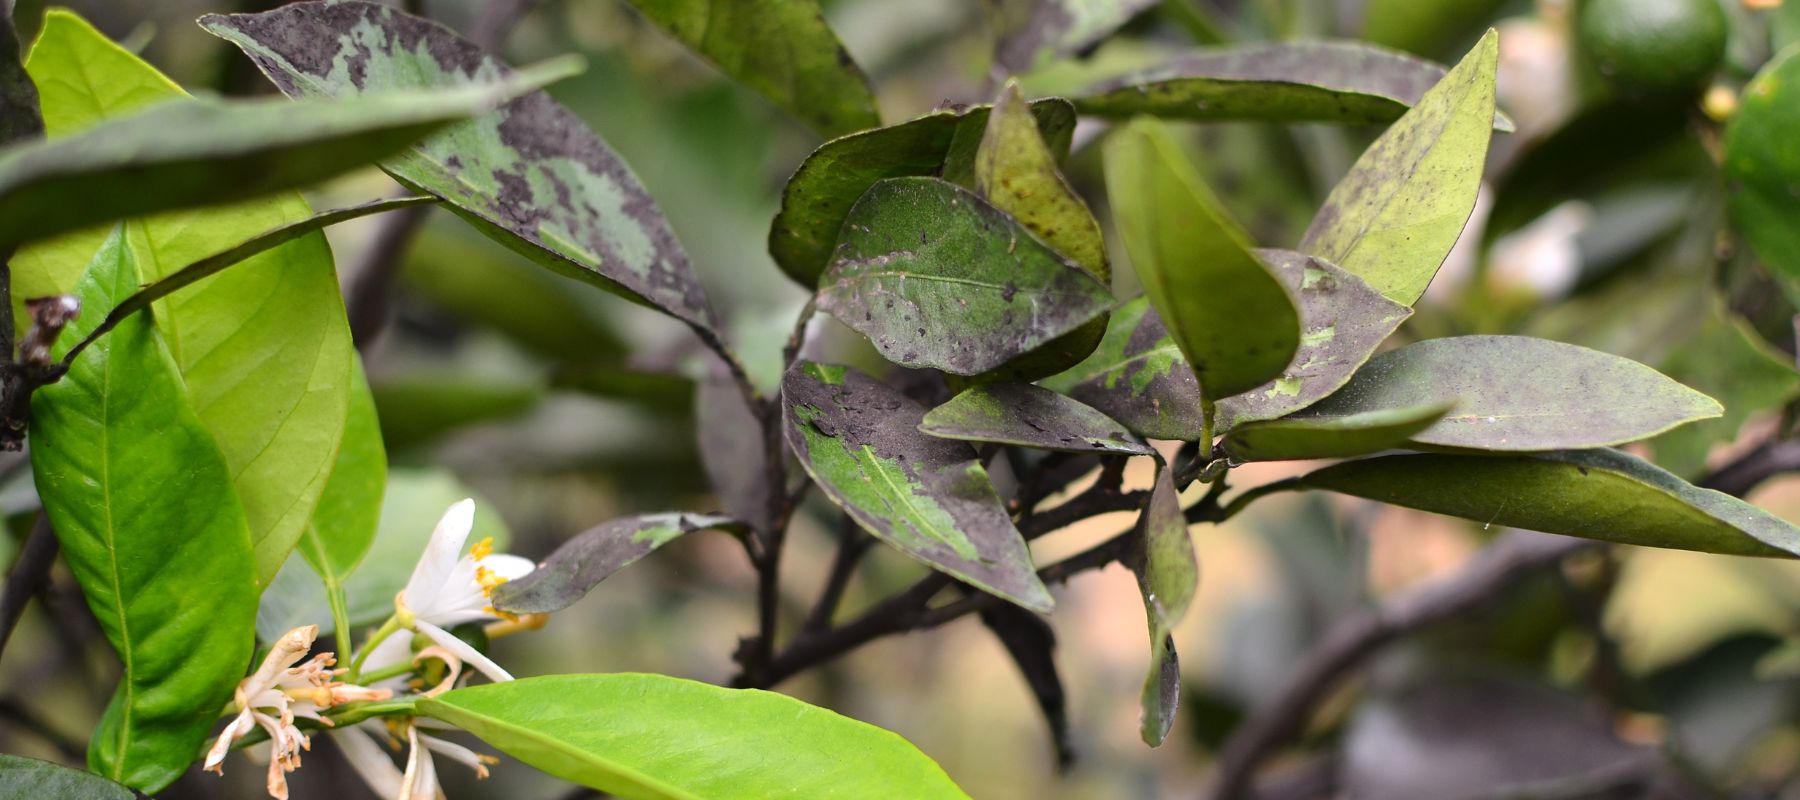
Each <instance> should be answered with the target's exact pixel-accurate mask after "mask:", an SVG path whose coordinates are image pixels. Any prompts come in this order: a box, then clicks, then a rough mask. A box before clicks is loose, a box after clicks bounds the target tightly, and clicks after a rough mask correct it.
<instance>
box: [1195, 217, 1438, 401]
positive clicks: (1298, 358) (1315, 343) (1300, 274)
mask: <svg viewBox="0 0 1800 800" xmlns="http://www.w3.org/2000/svg"><path fill="white" fill-rule="evenodd" d="M1256 256H1257V257H1258V258H1260V259H1262V262H1263V263H1264V264H1266V265H1268V267H1269V268H1270V269H1271V270H1272V271H1274V273H1275V276H1276V277H1278V278H1280V279H1281V282H1282V283H1283V284H1285V285H1286V286H1287V288H1288V291H1289V292H1290V293H1292V295H1293V298H1294V303H1295V305H1296V306H1298V307H1299V309H1300V348H1299V349H1298V350H1297V351H1295V353H1294V359H1293V361H1291V362H1289V364H1288V366H1287V369H1284V370H1282V373H1281V377H1278V378H1276V379H1274V380H1272V381H1269V382H1268V383H1265V384H1263V385H1261V386H1258V387H1256V388H1255V389H1251V390H1250V391H1248V392H1244V393H1243V394H1240V395H1237V396H1234V397H1227V398H1225V399H1223V400H1220V401H1219V407H1218V415H1219V417H1218V423H1217V424H1218V427H1219V429H1221V430H1229V429H1230V428H1231V427H1232V426H1235V425H1238V424H1240V423H1244V422H1251V421H1254V420H1264V419H1276V418H1279V417H1284V416H1287V415H1288V414H1292V413H1293V412H1295V411H1298V410H1300V409H1302V408H1306V407H1307V406H1310V405H1312V404H1313V403H1316V402H1318V401H1319V400H1320V399H1322V398H1324V397H1325V396H1326V395H1329V394H1331V393H1332V392H1335V391H1337V390H1338V388H1339V387H1341V386H1343V385H1344V383H1345V382H1347V381H1349V380H1350V376H1351V375H1353V374H1355V373H1356V370H1357V368H1358V367H1361V366H1362V365H1363V364H1364V363H1365V362H1367V361H1368V360H1369V357H1370V356H1372V355H1374V354H1375V349H1376V348H1378V347H1380V346H1381V343H1382V342H1384V341H1386V340H1387V337H1388V335H1389V334H1391V333H1393V332H1394V330H1395V329H1396V328H1399V327H1400V323H1402V322H1405V321H1406V318H1407V317H1409V316H1411V315H1412V309H1410V308H1407V307H1406V306H1403V305H1401V304H1399V303H1396V302H1394V301H1392V300H1389V299H1387V298H1386V297H1383V296H1382V295H1381V293H1380V292H1377V291H1375V289H1374V288H1372V287H1370V286H1369V285H1368V284H1367V283H1365V282H1363V279H1361V278H1358V277H1356V276H1355V275H1352V274H1350V273H1348V272H1345V271H1344V270H1342V269H1339V268H1338V267H1337V266H1336V265H1334V264H1332V263H1330V262H1328V261H1324V260H1322V259H1318V258H1313V257H1311V256H1308V255H1306V254H1304V253H1296V252H1294V251H1292V250H1258V251H1256Z"/></svg>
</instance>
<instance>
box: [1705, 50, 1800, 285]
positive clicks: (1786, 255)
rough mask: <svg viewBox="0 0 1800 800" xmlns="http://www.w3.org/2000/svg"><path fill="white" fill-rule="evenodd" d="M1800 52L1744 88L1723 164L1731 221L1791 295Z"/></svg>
mask: <svg viewBox="0 0 1800 800" xmlns="http://www.w3.org/2000/svg"><path fill="white" fill-rule="evenodd" d="M1797 92H1800V48H1794V47H1790V48H1788V49H1787V50H1784V51H1782V53H1781V54H1780V55H1779V56H1777V57H1776V58H1775V59H1774V60H1772V61H1770V62H1769V63H1768V64H1765V65H1764V66H1763V68H1762V69H1761V70H1760V71H1758V72H1757V73H1756V77H1754V78H1752V79H1751V80H1750V83H1748V84H1746V85H1745V86H1744V91H1743V93H1742V94H1741V95H1740V96H1739V103H1740V105H1739V107H1738V112H1737V115H1736V116H1734V117H1733V118H1732V120H1731V124H1730V125H1728V126H1727V127H1726V128H1725V150H1724V155H1723V157H1722V158H1721V163H1720V166H1721V168H1722V169H1723V171H1724V173H1725V181H1726V186H1727V187H1728V189H1729V190H1730V191H1729V198H1730V205H1729V208H1730V209H1731V217H1732V220H1733V222H1735V223H1736V224H1737V228H1738V230H1739V231H1742V232H1743V234H1744V239H1745V240H1747V241H1749V243H1750V247H1751V248H1752V249H1754V250H1755V251H1756V255H1757V257H1758V258H1760V259H1762V261H1763V263H1765V264H1767V265H1768V266H1769V268H1770V269H1771V270H1773V271H1774V272H1775V273H1776V274H1778V275H1780V276H1781V277H1782V279H1783V281H1784V285H1785V287H1787V288H1788V289H1789V296H1790V297H1792V296H1796V295H1797V294H1800V293H1797V292H1795V291H1794V289H1793V287H1794V286H1795V285H1796V284H1797V283H1800V220H1796V219H1795V218H1794V187H1795V186H1796V185H1800V142H1796V141H1795V140H1794V136H1793V132H1794V130H1795V126H1796V125H1800V103H1797V102H1796V99H1795V98H1796V93H1797Z"/></svg>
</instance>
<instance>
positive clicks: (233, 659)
mask: <svg viewBox="0 0 1800 800" xmlns="http://www.w3.org/2000/svg"><path fill="white" fill-rule="evenodd" d="M138 283H139V274H138V271H137V265H136V263H135V261H134V260H133V258H132V255H131V250H130V248H128V247H127V246H126V244H125V241H124V236H123V234H122V232H120V231H118V230H117V229H115V232H114V234H113V235H112V236H110V237H109V238H108V239H107V240H106V241H105V242H104V244H103V246H102V247H101V249H100V252H99V253H98V254H96V255H95V257H94V262H93V264H92V266H90V267H89V268H88V272H87V274H86V275H85V276H83V278H82V280H81V281H80V282H79V283H78V284H77V285H76V287H75V294H76V296H77V297H78V298H80V299H81V300H82V301H83V303H84V304H87V305H93V306H100V307H106V306H109V305H111V304H113V303H114V302H117V301H118V300H120V299H122V298H123V297H124V296H125V295H127V294H129V293H130V292H131V291H133V290H134V289H136V288H137V286H138ZM97 322H98V320H97V319H96V318H93V317H88V318H82V319H77V320H76V321H75V322H74V323H73V324H71V325H70V326H69V331H70V332H72V333H74V334H75V335H81V334H82V333H85V331H86V330H87V329H88V328H90V327H92V326H93V325H94V324H96V323H97ZM31 441H32V448H31V462H32V463H31V466H32V474H33V476H34V477H35V479H36V482H37V490H38V494H39V496H40V497H42V498H43V500H44V507H45V510H46V512H47V513H48V514H49V515H50V521H51V523H52V524H53V525H54V526H55V529H56V535H57V539H58V541H60V542H61V544H62V551H63V558H64V560H65V561H66V562H67V563H68V565H69V569H70V571H72V572H74V573H75V577H76V579H77V580H78V581H79V582H80V583H81V588H82V594H83V595H85V596H86V598H87V601H88V606H89V608H91V609H93V612H94V619H95V620H96V621H97V622H98V623H99V625H100V629H101V630H102V631H103V632H105V634H106V639H107V641H108V642H110V643H111V644H112V646H113V649H114V651H116V652H117V653H118V654H119V659H120V661H121V662H123V664H124V672H123V675H122V676H121V678H120V682H119V687H118V689H117V690H116V691H115V692H114V694H113V698H112V701H111V702H110V703H109V704H108V705H107V708H106V713H105V715H104V716H103V717H102V718H101V720H100V723H99V726H98V728H97V729H96V730H95V731H94V733H93V737H92V739H91V740H90V742H89V746H88V766H89V768H90V769H93V770H94V771H95V772H98V773H100V774H101V775H104V776H106V777H107V778H110V779H112V780H115V781H118V782H120V783H124V784H126V785H128V786H131V787H133V788H135V789H138V790H140V791H144V792H147V793H154V792H158V791H161V790H162V789H163V788H164V787H166V786H168V785H169V784H170V783H173V782H174V781H175V779H176V778H178V777H180V775H181V774H182V773H183V772H185V771H186V770H187V767H188V764H189V762H191V761H192V760H193V758H194V751H195V747H196V746H197V745H198V743H199V742H200V740H201V739H202V738H203V737H204V736H205V735H206V732H207V730H208V729H210V728H211V726H212V724H213V720H214V719H215V718H216V717H217V716H218V711H219V708H220V706H221V705H222V704H224V703H225V702H226V701H227V700H229V699H230V698H231V690H232V687H233V686H235V685H236V684H237V681H238V679H239V678H240V677H242V676H243V673H244V669H245V666H246V664H247V663H248V662H249V660H250V654H251V653H250V651H251V647H252V644H253V642H254V636H253V631H254V626H255V613H256V595H257V582H256V562H255V559H254V556H253V555H252V551H251V541H250V532H249V529H248V528H247V526H246V524H245V516H244V511H243V507H242V506H241V505H239V503H238V499H237V497H236V496H235V495H234V493H233V491H232V481H231V473H230V471H229V469H228V466H227V463H226V461H225V459H224V457H223V455H222V454H221V453H220V452H219V448H218V445H216V444H215V443H214V442H213V439H212V436H211V435H210V434H209V433H208V432H207V429H206V427H205V425H204V424H203V423H202V422H201V419H200V417H199V416H198V415H197V414H196V413H195V411H194V407H193V405H192V403H191V402H190V400H189V399H188V395H187V392H186V390H185V387H183V386H182V381H181V373H180V372H179V371H178V369H177V367H176V364H175V361H174V359H173V358H172V357H171V356H170V355H169V352H168V349H167V348H166V347H165V346H164V344H163V341H162V337H161V336H160V335H159V334H158V333H157V331H156V329H155V327H154V326H152V325H151V323H150V320H149V318H147V317H143V316H136V317H132V318H130V319H128V320H126V321H125V322H124V323H123V324H121V325H120V326H119V327H118V328H116V329H115V330H114V331H113V332H112V333H111V334H109V335H108V336H106V337H105V338H103V339H101V340H100V341H99V343H98V344H96V345H95V346H94V347H93V348H92V349H90V350H89V351H88V352H87V353H86V354H85V355H84V356H83V357H82V358H80V359H77V360H76V361H75V363H74V365H73V367H72V368H71V369H70V371H69V373H68V374H67V375H66V376H64V377H63V379H62V380H61V381H59V382H57V383H55V384H52V385H50V386H46V387H44V388H43V389H40V390H38V392H37V394H36V396H35V397H34V399H33V402H32V418H31Z"/></svg>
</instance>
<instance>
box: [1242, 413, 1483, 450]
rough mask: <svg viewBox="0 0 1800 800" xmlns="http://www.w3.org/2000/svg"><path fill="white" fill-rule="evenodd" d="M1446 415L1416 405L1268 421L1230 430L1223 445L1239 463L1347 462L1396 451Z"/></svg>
mask: <svg viewBox="0 0 1800 800" xmlns="http://www.w3.org/2000/svg"><path fill="white" fill-rule="evenodd" d="M1448 411H1449V407H1448V406H1416V407H1413V408H1393V409H1381V410H1377V411H1364V412H1360V413H1356V414H1348V415H1344V416H1300V417H1289V418H1287V419H1271V420H1265V421H1262V422H1252V423H1249V424H1246V425H1241V426H1239V427H1236V428H1233V429H1232V430H1231V432H1229V433H1227V434H1225V439H1224V442H1223V444H1224V446H1225V452H1226V453H1227V454H1228V455H1230V456H1231V458H1233V459H1235V460H1238V461H1283V460H1298V459H1306V458H1348V457H1350V456H1361V455H1368V454H1370V453H1379V452H1381V451H1383V450H1387V449H1389V448H1394V447H1400V446H1401V445H1404V444H1406V442H1407V440H1408V439H1411V438H1412V437H1413V436H1416V435H1418V434H1419V432H1421V431H1423V430H1425V429H1426V428H1429V427H1431V426H1432V424H1433V423H1435V422H1437V421H1438V420H1439V419H1440V418H1442V417H1443V416H1444V414H1445V413H1447V412H1448Z"/></svg>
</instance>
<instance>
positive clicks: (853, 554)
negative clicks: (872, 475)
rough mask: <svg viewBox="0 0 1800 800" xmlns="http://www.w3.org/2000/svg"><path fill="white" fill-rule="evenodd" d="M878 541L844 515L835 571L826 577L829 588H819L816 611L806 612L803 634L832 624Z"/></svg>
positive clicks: (814, 609) (835, 558) (832, 564)
mask: <svg viewBox="0 0 1800 800" xmlns="http://www.w3.org/2000/svg"><path fill="white" fill-rule="evenodd" d="M874 543H875V537H873V536H870V535H869V534H867V533H864V532H863V529H862V528H861V527H860V526H858V525H857V524H856V521H855V520H853V519H851V518H850V515H849V514H845V515H844V521H843V524H842V526H840V528H839V531H838V549H837V556H836V557H834V558H833V559H832V561H831V572H830V574H828V575H827V576H826V577H825V588H824V589H821V590H820V591H819V601H818V602H817V603H814V604H813V609H812V613H810V614H808V615H806V621H805V622H804V623H802V624H801V626H800V630H801V632H803V633H817V632H819V631H822V630H825V629H827V628H830V627H831V620H832V617H834V616H836V615H837V610H838V605H839V604H841V603H842V602H843V600H844V590H845V589H847V588H849V586H850V578H851V576H853V575H855V574H856V565H857V564H859V563H861V562H862V557H863V554H864V553H867V552H869V546H870V545H872V544H874Z"/></svg>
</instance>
